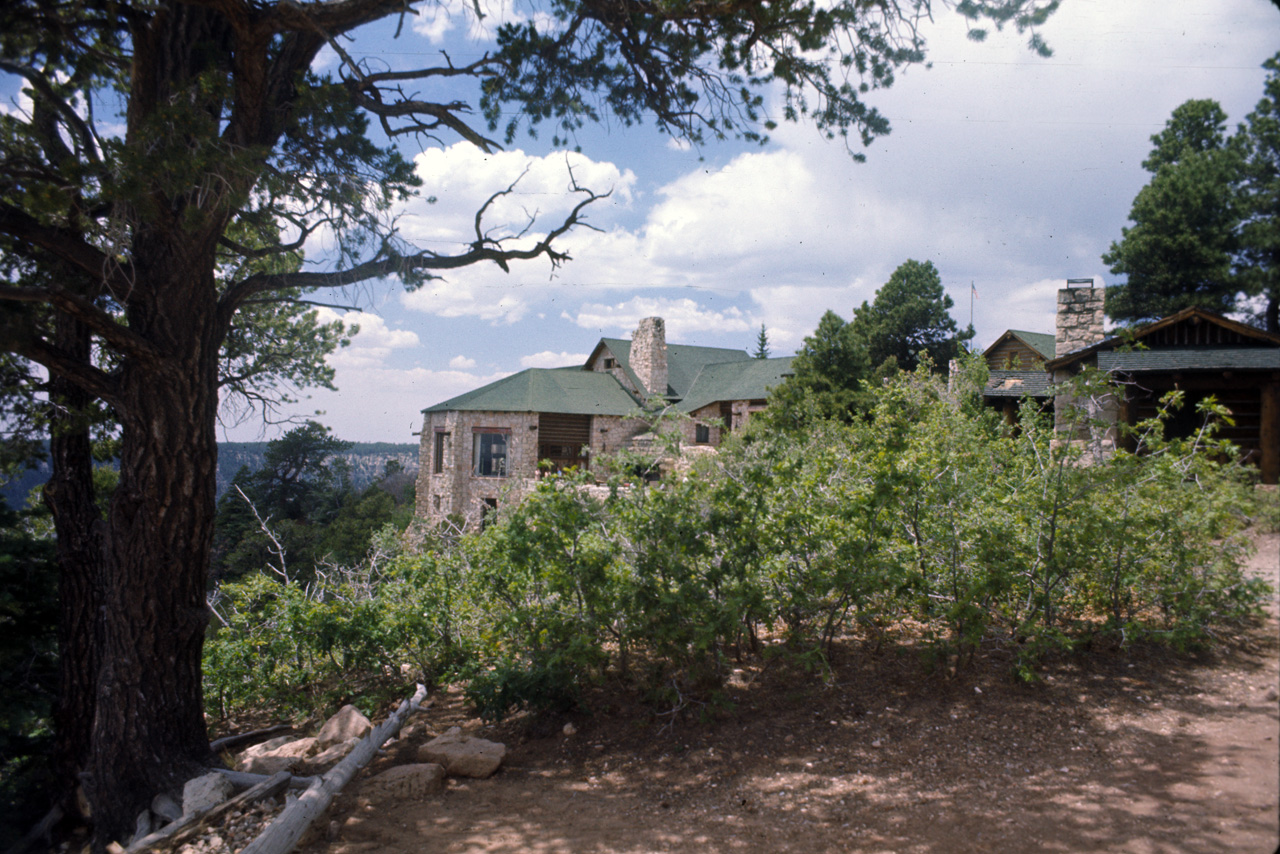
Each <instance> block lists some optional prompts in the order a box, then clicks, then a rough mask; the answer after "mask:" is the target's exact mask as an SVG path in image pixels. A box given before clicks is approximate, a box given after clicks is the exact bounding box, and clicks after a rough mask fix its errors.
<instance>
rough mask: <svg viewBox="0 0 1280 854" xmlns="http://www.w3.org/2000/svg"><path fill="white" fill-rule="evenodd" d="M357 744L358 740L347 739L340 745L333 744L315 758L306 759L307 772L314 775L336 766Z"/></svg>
mask: <svg viewBox="0 0 1280 854" xmlns="http://www.w3.org/2000/svg"><path fill="white" fill-rule="evenodd" d="M359 743H360V739H358V738H348V739H347V740H346V741H344V742H342V743H341V744H335V745H334V746H333V747H330V748H329V749H328V750H325V751H323V752H321V753H317V754H316V755H315V756H312V757H310V758H309V759H307V763H306V764H307V770H308V771H311V772H313V773H316V774H320V773H323V772H325V771H328V770H329V769H330V768H332V767H333V766H334V765H337V764H338V763H339V762H341V761H342V760H343V759H345V758H346V756H347V754H348V753H350V752H351V751H352V750H354V749H355V746H356V745H357V744H359Z"/></svg>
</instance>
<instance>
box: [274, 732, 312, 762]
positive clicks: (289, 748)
mask: <svg viewBox="0 0 1280 854" xmlns="http://www.w3.org/2000/svg"><path fill="white" fill-rule="evenodd" d="M315 752H316V740H315V739H314V738H310V737H308V738H299V739H297V740H296V741H291V742H289V743H288V744H282V745H280V746H279V747H277V748H275V749H274V750H269V751H267V753H266V754H264V755H267V756H296V757H298V758H299V759H305V758H306V757H308V756H310V755H311V754H313V753H315Z"/></svg>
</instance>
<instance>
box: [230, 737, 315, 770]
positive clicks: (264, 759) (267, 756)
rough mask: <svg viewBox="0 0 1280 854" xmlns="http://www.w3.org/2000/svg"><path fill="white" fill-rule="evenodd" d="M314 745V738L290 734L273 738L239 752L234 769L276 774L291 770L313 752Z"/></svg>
mask: <svg viewBox="0 0 1280 854" xmlns="http://www.w3.org/2000/svg"><path fill="white" fill-rule="evenodd" d="M315 746H316V740H315V739H314V738H293V737H291V736H284V737H282V738H273V739H271V741H268V742H264V743H262V744H258V745H255V746H253V747H250V748H249V749H248V750H246V751H244V752H243V753H241V754H240V760H239V761H238V762H237V763H236V770H237V771H248V772H249V773H250V774H277V773H279V772H281V771H293V770H294V769H296V768H298V766H300V765H302V763H303V760H305V759H306V758H307V757H308V756H310V755H311V754H312V753H314V752H315Z"/></svg>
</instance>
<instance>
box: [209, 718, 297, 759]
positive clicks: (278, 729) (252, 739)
mask: <svg viewBox="0 0 1280 854" xmlns="http://www.w3.org/2000/svg"><path fill="white" fill-rule="evenodd" d="M287 732H293V727H292V726H290V725H289V724H280V725H279V726H272V727H267V728H266V729H255V730H253V731H252V732H242V733H240V734H238V735H224V736H223V737H222V738H219V739H216V740H215V741H212V742H210V743H209V750H211V751H213V754H214V755H215V756H216V755H218V754H219V753H222V751H224V750H239V749H240V748H242V747H253V745H255V744H261V743H262V742H264V741H268V740H270V739H272V738H274V737H275V736H277V735H284V734H285V733H287Z"/></svg>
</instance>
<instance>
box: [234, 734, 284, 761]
mask: <svg viewBox="0 0 1280 854" xmlns="http://www.w3.org/2000/svg"><path fill="white" fill-rule="evenodd" d="M294 740H295V739H294V737H293V736H291V735H280V736H276V737H275V738H273V739H270V740H268V741H264V742H262V744H255V745H254V746H253V747H246V748H245V749H244V750H243V751H241V752H240V758H241V759H247V758H248V757H250V756H261V755H262V754H264V753H270V752H271V751H273V750H276V749H277V748H280V747H284V746H285V745H286V744H288V743H289V742H291V741H294Z"/></svg>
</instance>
